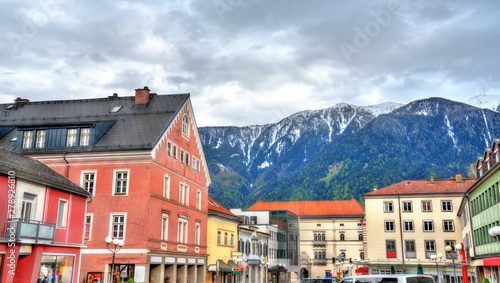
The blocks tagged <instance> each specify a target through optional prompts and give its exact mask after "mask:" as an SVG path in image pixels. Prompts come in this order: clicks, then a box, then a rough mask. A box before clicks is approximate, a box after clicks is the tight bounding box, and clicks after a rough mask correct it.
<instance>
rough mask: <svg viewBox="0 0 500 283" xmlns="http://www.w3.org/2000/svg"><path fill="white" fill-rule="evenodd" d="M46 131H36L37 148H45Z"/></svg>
mask: <svg viewBox="0 0 500 283" xmlns="http://www.w3.org/2000/svg"><path fill="white" fill-rule="evenodd" d="M46 133H47V132H46V131H45V130H37V131H36V148H44V147H45V135H46Z"/></svg>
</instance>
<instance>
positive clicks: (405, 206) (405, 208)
mask: <svg viewBox="0 0 500 283" xmlns="http://www.w3.org/2000/svg"><path fill="white" fill-rule="evenodd" d="M402 203H403V212H412V211H413V205H412V202H411V200H408V201H403V202H402Z"/></svg>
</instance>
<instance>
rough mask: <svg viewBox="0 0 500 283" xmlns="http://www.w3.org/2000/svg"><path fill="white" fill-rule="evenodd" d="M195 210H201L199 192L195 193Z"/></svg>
mask: <svg viewBox="0 0 500 283" xmlns="http://www.w3.org/2000/svg"><path fill="white" fill-rule="evenodd" d="M196 209H199V210H200V209H201V191H200V190H197V191H196Z"/></svg>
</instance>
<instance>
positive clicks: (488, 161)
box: [486, 158, 491, 170]
mask: <svg viewBox="0 0 500 283" xmlns="http://www.w3.org/2000/svg"><path fill="white" fill-rule="evenodd" d="M486 167H487V170H490V169H491V165H490V159H489V158H488V159H486Z"/></svg>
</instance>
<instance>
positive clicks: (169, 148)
mask: <svg viewBox="0 0 500 283" xmlns="http://www.w3.org/2000/svg"><path fill="white" fill-rule="evenodd" d="M167 155H168V156H172V142H171V141H167Z"/></svg>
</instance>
